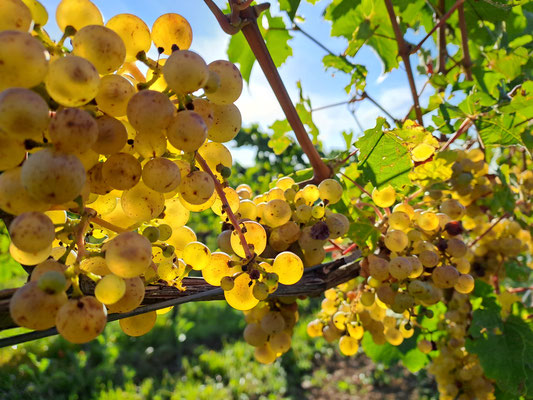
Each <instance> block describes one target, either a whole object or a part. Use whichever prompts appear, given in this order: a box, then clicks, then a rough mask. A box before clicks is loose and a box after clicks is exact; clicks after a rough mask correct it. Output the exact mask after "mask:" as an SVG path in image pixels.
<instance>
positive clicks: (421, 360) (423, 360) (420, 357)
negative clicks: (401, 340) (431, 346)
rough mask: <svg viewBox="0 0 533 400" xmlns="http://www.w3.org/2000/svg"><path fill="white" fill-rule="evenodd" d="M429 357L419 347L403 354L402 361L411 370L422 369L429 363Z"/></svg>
mask: <svg viewBox="0 0 533 400" xmlns="http://www.w3.org/2000/svg"><path fill="white" fill-rule="evenodd" d="M429 361H430V360H429V357H428V356H427V355H425V354H424V353H422V352H421V351H420V350H418V349H417V348H414V349H411V350H409V351H408V352H407V353H405V354H404V355H403V356H402V363H403V365H404V366H405V368H407V369H408V370H409V371H411V372H413V373H414V372H417V371H420V370H421V369H422V368H424V367H425V366H426V365H428V364H429Z"/></svg>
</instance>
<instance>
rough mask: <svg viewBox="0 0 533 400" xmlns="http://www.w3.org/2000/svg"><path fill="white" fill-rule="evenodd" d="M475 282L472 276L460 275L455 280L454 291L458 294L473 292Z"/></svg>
mask: <svg viewBox="0 0 533 400" xmlns="http://www.w3.org/2000/svg"><path fill="white" fill-rule="evenodd" d="M474 286H475V281H474V278H473V277H472V275H469V274H462V275H460V276H459V278H457V281H456V282H455V284H454V286H453V287H454V289H455V290H457V291H458V292H459V293H465V294H466V293H470V292H472V290H474Z"/></svg>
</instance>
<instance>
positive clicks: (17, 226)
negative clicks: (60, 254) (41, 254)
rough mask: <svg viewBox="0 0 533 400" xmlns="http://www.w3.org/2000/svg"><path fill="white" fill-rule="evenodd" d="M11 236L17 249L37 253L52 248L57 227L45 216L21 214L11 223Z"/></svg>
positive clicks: (33, 212) (30, 213) (32, 212)
mask: <svg viewBox="0 0 533 400" xmlns="http://www.w3.org/2000/svg"><path fill="white" fill-rule="evenodd" d="M9 235H10V237H11V240H12V242H13V244H14V245H15V246H17V248H19V249H20V250H22V251H26V252H30V253H32V252H33V253H35V252H38V251H41V250H43V249H45V248H47V247H50V246H51V244H52V242H53V241H54V238H55V227H54V224H53V222H52V220H51V219H50V218H48V216H46V215H45V214H43V213H40V212H37V211H30V212H26V213H23V214H20V215H19V216H17V217H16V218H15V219H14V220H13V221H12V222H11V224H10V225H9Z"/></svg>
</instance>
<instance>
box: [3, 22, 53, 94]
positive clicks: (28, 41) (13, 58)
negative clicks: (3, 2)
mask: <svg viewBox="0 0 533 400" xmlns="http://www.w3.org/2000/svg"><path fill="white" fill-rule="evenodd" d="M45 53H46V51H45V48H44V46H43V45H42V44H41V43H40V42H39V41H38V40H37V39H35V38H33V37H32V36H31V35H30V34H29V33H24V32H18V31H0V91H2V90H5V89H7V88H10V87H20V88H31V87H34V86H37V85H38V84H39V83H41V82H42V81H43V79H44V78H45V76H46V73H47V71H48V61H47V59H46V55H45Z"/></svg>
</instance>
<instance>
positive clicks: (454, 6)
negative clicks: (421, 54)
mask: <svg viewBox="0 0 533 400" xmlns="http://www.w3.org/2000/svg"><path fill="white" fill-rule="evenodd" d="M464 2H465V0H457V1H456V2H455V4H454V5H453V6H452V7H451V8H450V9H449V10H448V12H447V13H446V14H444V15H443V16H442V17H440V18H439V22H438V23H437V24H435V26H434V27H433V29H431V30H430V31H429V33H428V34H427V35H426V36H425V37H424V38H423V39H422V40H421V41H420V42H418V44H417V45H416V47H414V48H413V49H412V50H411V51H410V52H409V54H414V53H416V52H417V51H418V50H420V48H421V47H422V45H423V44H424V42H425V41H426V40H428V39H429V37H430V36H431V35H433V33H434V32H435V31H436V30H437V29H439V28H440V27H441V26H442V25H444V23H445V22H446V20H447V19H448V18H450V16H451V15H452V13H453V12H454V11H455V9H456V8H458V7H459V6H462V5H463V3H464Z"/></svg>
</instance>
